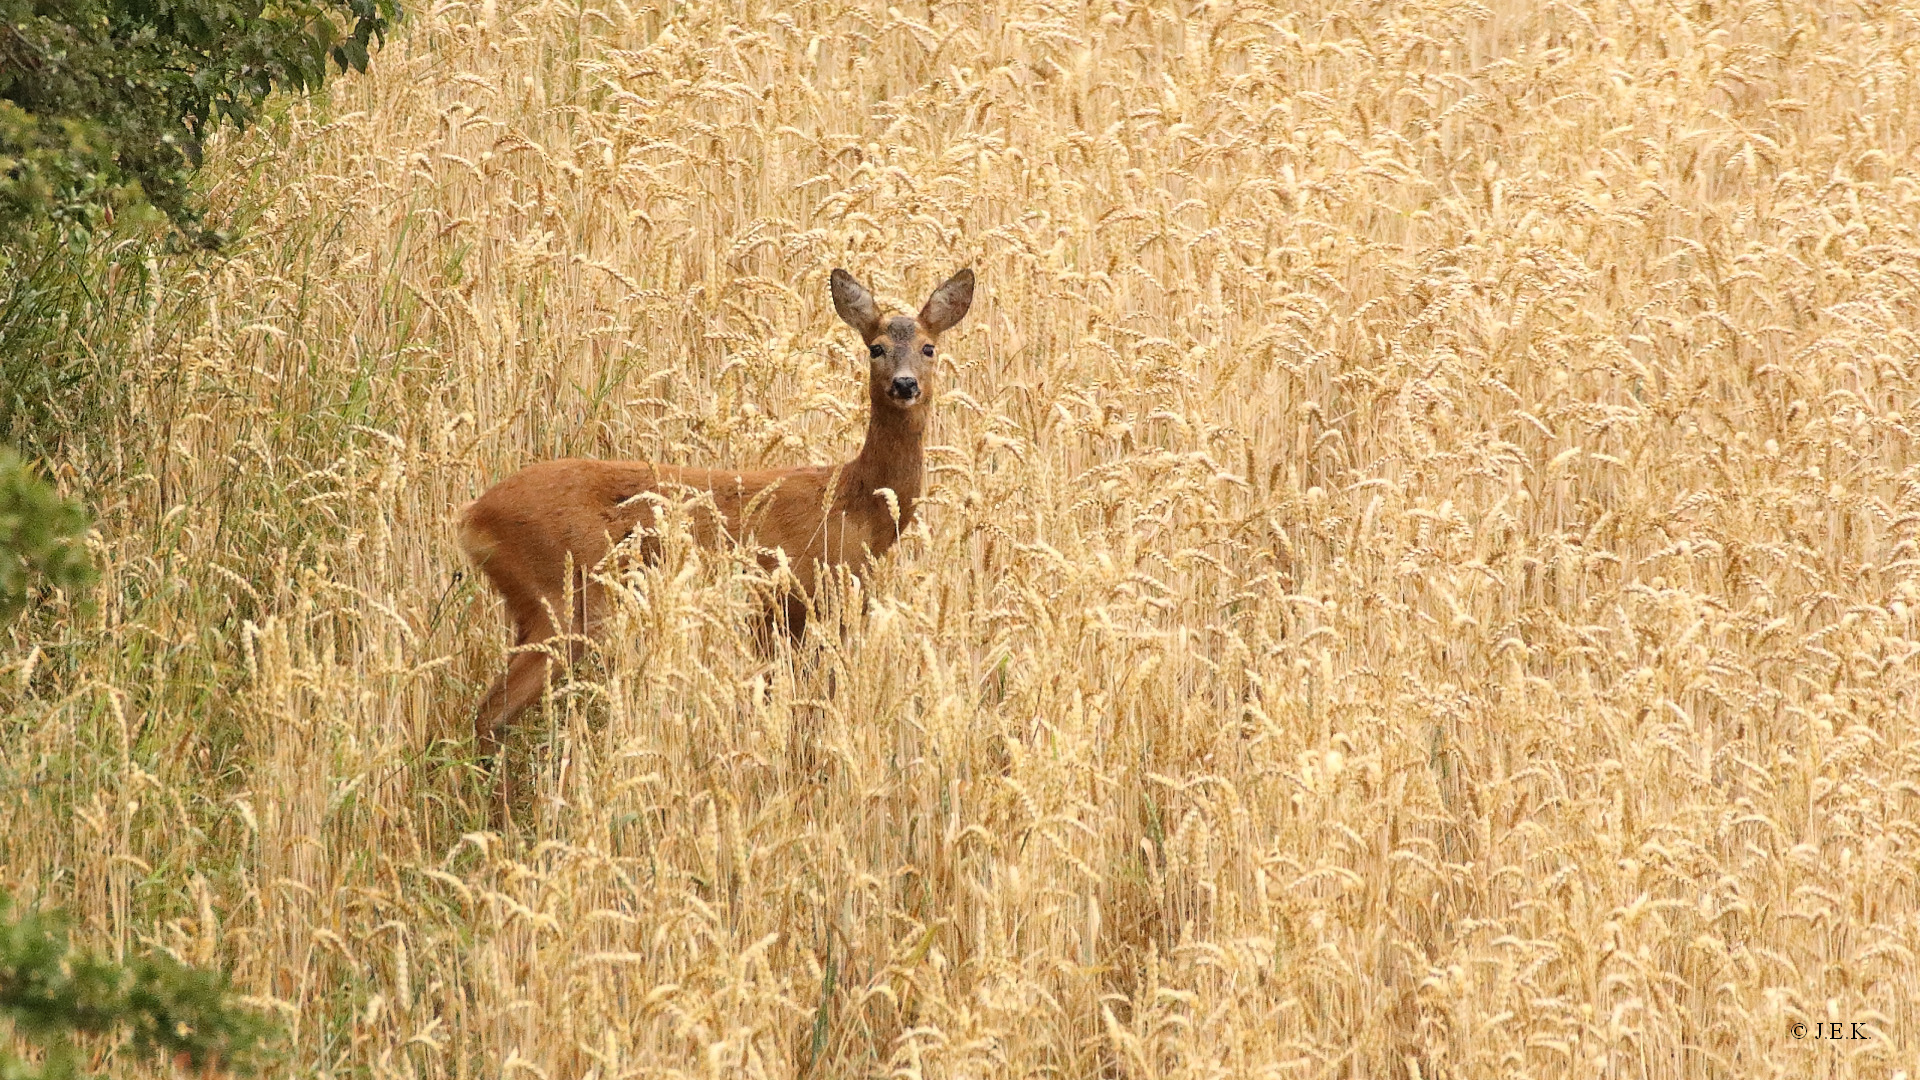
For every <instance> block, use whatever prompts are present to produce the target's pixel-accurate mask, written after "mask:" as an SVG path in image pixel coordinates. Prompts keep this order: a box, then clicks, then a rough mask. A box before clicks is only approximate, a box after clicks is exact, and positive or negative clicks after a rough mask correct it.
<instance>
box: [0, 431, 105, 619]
mask: <svg viewBox="0 0 1920 1080" xmlns="http://www.w3.org/2000/svg"><path fill="white" fill-rule="evenodd" d="M87 525H88V521H87V512H86V510H85V508H83V507H82V506H81V505H80V504H79V503H76V502H72V501H70V500H67V499H64V498H61V497H60V494H59V493H58V492H56V491H54V490H53V488H52V487H50V486H49V485H48V484H47V482H46V481H44V480H42V479H41V478H40V477H38V476H36V475H34V472H33V470H32V468H31V467H29V466H28V465H27V464H26V463H25V462H22V461H21V460H20V458H19V455H17V454H15V453H13V451H11V450H5V449H0V622H5V621H7V620H9V619H12V618H13V617H14V616H15V615H17V614H19V613H20V610H21V609H22V608H24V607H25V606H26V604H27V598H28V597H29V596H30V595H32V593H33V590H34V589H35V587H36V586H39V587H51V588H56V589H64V590H66V591H68V592H70V593H77V592H79V591H81V590H82V589H85V588H86V587H87V586H89V585H91V584H92V583H93V580H94V570H93V564H92V563H91V562H90V561H89V560H88V559H87V551H86V548H85V547H84V546H83V545H82V542H81V541H82V538H83V537H85V536H86V532H87Z"/></svg>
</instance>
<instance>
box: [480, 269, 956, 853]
mask: <svg viewBox="0 0 1920 1080" xmlns="http://www.w3.org/2000/svg"><path fill="white" fill-rule="evenodd" d="M831 290H832V293H833V308H834V310H835V311H837V312H839V313H840V317H841V318H842V319H844V320H846V323H847V325H849V326H851V327H853V329H854V330H855V331H857V332H858V333H859V334H860V339H861V341H862V342H863V343H864V344H865V345H866V347H867V353H868V356H869V357H870V358H871V364H870V371H869V374H868V378H867V400H868V403H869V406H870V411H869V413H868V416H867V438H866V442H865V444H864V445H862V446H861V447H860V453H859V454H858V455H857V456H855V457H854V459H853V460H852V461H849V462H847V463H845V464H843V465H824V466H823V465H808V466H800V467H797V468H789V469H763V470H756V471H734V470H731V469H691V468H679V467H675V466H671V465H655V464H651V463H648V462H643V461H590V460H584V459H580V458H566V459H563V460H559V461H548V462H542V463H540V464H537V465H529V466H528V467H526V468H525V469H522V470H520V471H519V472H517V473H515V474H513V475H512V476H509V477H508V478H507V479H505V480H502V481H501V482H500V483H499V484H497V485H495V486H494V487H492V488H490V489H489V490H488V491H487V492H486V493H485V494H484V495H481V496H480V497H479V498H478V499H475V500H474V501H473V502H471V503H468V504H467V506H466V508H465V509H463V510H462V511H461V512H460V547H461V550H463V551H464V552H465V553H466V556H467V558H468V559H470V560H471V561H472V562H473V563H474V565H475V566H478V567H479V568H480V569H481V570H482V571H483V572H484V573H485V574H486V576H487V580H488V581H490V582H492V583H493V587H494V589H495V591H497V592H499V593H500V595H501V596H502V597H503V598H504V599H505V600H506V602H507V617H508V618H509V619H511V620H512V622H513V631H514V644H515V645H516V646H518V647H519V648H518V649H517V650H516V651H515V652H514V654H513V658H512V660H511V661H510V662H509V663H508V664H507V670H506V673H505V674H504V675H502V676H500V677H499V678H498V679H496V680H494V683H493V686H492V687H491V688H489V689H488V690H487V694H486V697H484V698H482V699H481V701H480V708H479V711H478V712H477V713H475V714H474V718H473V729H474V735H475V738H476V740H477V741H478V742H479V745H480V750H481V753H482V754H484V755H485V756H487V757H488V758H490V759H492V761H493V768H494V771H495V777H496V778H495V785H494V797H493V816H494V819H495V821H496V823H498V822H501V821H503V820H504V819H505V816H506V812H507V805H508V800H509V796H510V783H511V782H510V779H509V777H508V770H507V768H506V765H505V762H504V761H502V760H500V736H501V732H502V731H503V729H505V728H507V727H510V726H511V725H512V724H513V722H514V720H515V719H517V718H518V717H519V715H520V714H521V713H522V712H524V711H525V710H526V709H527V707H528V706H530V705H532V704H533V703H534V702H535V701H537V700H538V699H539V697H540V694H541V691H542V689H543V688H544V687H545V686H546V681H547V674H548V668H549V667H550V665H551V664H552V663H553V660H554V657H553V656H552V655H551V654H550V653H549V651H548V649H547V648H542V647H541V645H542V643H543V642H546V641H547V640H548V639H550V638H552V637H554V636H556V635H557V634H561V633H563V632H564V633H566V634H567V635H568V637H569V638H570V639H571V640H570V642H569V644H568V646H567V649H566V655H565V657H564V659H565V660H566V661H567V662H572V661H573V660H575V659H577V658H578V657H579V654H580V649H581V643H582V641H583V639H585V638H587V637H589V636H591V635H593V634H595V633H596V632H597V630H598V627H599V623H600V621H601V619H602V618H603V616H604V615H605V608H606V601H607V598H606V593H605V587H604V586H602V585H600V584H599V583H598V582H596V581H595V580H594V579H593V571H594V569H595V567H596V566H597V565H598V564H599V563H600V561H601V560H602V559H604V558H605V557H606V555H607V553H608V552H609V551H610V550H612V548H613V546H614V545H615V544H617V543H619V542H620V541H621V540H623V539H625V538H626V537H627V536H629V535H630V534H631V533H633V531H634V529H635V528H636V527H637V526H639V525H640V524H641V523H642V519H643V518H648V519H649V522H650V521H651V519H650V518H649V515H650V513H651V512H652V511H651V510H650V509H649V502H650V500H648V499H645V498H636V496H643V495H645V494H647V493H650V492H656V493H657V492H662V491H663V489H664V490H665V491H668V492H671V491H673V490H676V489H678V490H687V489H692V490H694V491H699V492H705V493H708V494H709V495H710V496H711V499H712V507H711V508H710V509H709V508H702V507H696V509H695V510H694V513H693V522H692V525H693V534H694V539H695V540H696V541H697V542H698V543H700V544H701V545H703V546H706V547H719V546H721V545H723V544H725V543H728V542H731V541H734V540H738V541H743V542H746V543H750V544H752V545H754V546H756V547H758V548H759V549H761V551H762V555H761V557H760V560H761V563H762V565H764V566H766V567H767V568H769V569H772V568H773V567H774V566H775V565H777V563H778V558H777V555H776V552H784V553H785V555H786V558H787V561H788V564H789V566H790V567H791V569H792V571H793V575H794V583H795V586H796V592H795V593H794V594H789V595H788V596H787V597H786V598H785V602H784V604H783V605H782V606H783V607H784V608H785V611H784V613H783V614H784V616H785V618H784V621H785V623H786V625H787V630H788V632H789V633H790V634H792V635H793V636H794V637H796V638H797V637H798V636H799V635H800V633H801V632H802V630H803V628H804V621H805V617H806V603H807V600H808V598H809V597H810V596H811V594H812V592H813V587H814V582H815V579H816V568H817V567H818V566H819V565H821V564H826V565H830V566H832V565H838V566H845V567H847V568H848V569H850V570H851V571H852V572H853V573H854V574H856V575H858V574H860V573H861V572H862V571H864V570H865V569H866V566H867V563H868V561H869V560H870V559H872V558H874V557H876V556H879V555H881V554H883V553H885V552H886V551H887V549H889V548H891V547H892V546H893V542H894V540H895V539H896V538H897V537H898V536H899V531H900V530H901V529H903V528H905V527H906V526H907V525H908V524H910V523H911V522H912V521H913V511H914V505H915V503H917V502H918V501H919V498H920V489H921V485H922V483H923V482H924V479H925V467H924V458H923V457H922V449H921V442H922V438H923V435H924V433H925V432H926V428H927V405H928V401H929V398H930V396H931V389H930V386H929V381H930V380H929V376H931V374H932V373H933V360H932V357H933V354H934V343H935V342H936V341H938V340H939V337H940V335H941V334H943V333H945V332H946V331H947V330H949V329H951V328H952V327H953V325H954V324H955V323H957V322H959V321H960V319H961V317H962V316H964V315H966V313H967V309H968V308H969V307H970V306H972V304H973V271H972V270H970V269H969V270H962V271H960V272H959V273H957V274H955V275H953V277H951V278H949V279H948V280H947V281H946V282H945V283H943V284H942V285H941V286H940V287H939V288H937V289H935V290H934V291H933V295H932V296H931V297H929V298H928V300H927V303H926V306H925V307H922V308H921V309H920V314H919V315H918V316H917V317H908V316H905V315H896V316H894V317H892V318H889V319H882V318H881V317H880V312H879V310H878V308H876V307H875V305H874V300H873V294H872V293H871V292H869V291H867V289H866V287H865V286H863V285H861V284H860V283H859V282H858V281H855V280H854V279H853V276H852V275H850V274H848V273H847V272H846V271H845V270H838V269H836V270H834V272H833V275H832V279H831ZM829 484H831V485H832V489H831V491H829V490H828V485H829ZM889 495H891V498H889ZM713 510H718V511H719V515H718V520H715V516H714V514H713ZM748 513H751V515H752V516H751V519H750V520H748V519H743V516H744V515H746V514H748ZM638 546H639V548H640V556H641V558H643V559H653V558H656V557H657V556H658V553H659V542H658V540H656V539H654V538H652V537H649V536H646V535H644V534H643V535H642V537H641V538H640V544H639V545H638ZM569 567H571V572H569ZM570 573H571V579H572V580H569V574H570ZM569 597H571V604H569ZM569 607H571V608H572V610H571V611H567V609H568V608H569ZM562 612H566V613H567V621H568V623H569V624H570V625H569V627H568V628H567V629H566V630H565V631H562V630H561V628H560V627H559V626H558V625H557V623H556V620H557V619H558V618H559V617H560V616H561V613H562ZM775 619H776V621H778V620H779V616H778V615H776V616H775Z"/></svg>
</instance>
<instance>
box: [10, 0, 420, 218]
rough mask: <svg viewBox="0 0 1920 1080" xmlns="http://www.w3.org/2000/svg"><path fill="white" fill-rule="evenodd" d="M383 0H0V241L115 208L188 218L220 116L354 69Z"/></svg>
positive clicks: (242, 123)
mask: <svg viewBox="0 0 1920 1080" xmlns="http://www.w3.org/2000/svg"><path fill="white" fill-rule="evenodd" d="M397 17H398V8H397V7H396V6H395V3H394V0H239V2H233V0H0V240H7V241H9V242H11V240H10V239H9V238H10V236H11V234H15V233H16V232H17V231H18V230H20V229H23V228H24V229H28V230H31V229H33V228H34V227H35V226H37V225H38V224H39V223H41V222H45V221H48V220H51V221H53V222H55V223H57V224H58V225H59V226H60V227H61V229H62V230H63V231H65V232H69V233H71V232H75V231H78V232H82V233H84V232H88V231H91V230H93V229H95V228H97V227H98V226H99V225H100V224H101V223H102V222H103V221H104V220H109V219H111V217H112V216H113V214H114V213H116V212H119V211H125V210H142V209H145V208H146V207H147V206H152V207H155V208H157V209H158V210H159V211H161V212H162V213H164V214H165V215H166V216H167V217H169V218H171V219H172V220H173V221H174V222H175V223H177V224H180V225H182V226H187V225H191V224H193V223H194V222H196V221H197V220H198V218H199V211H198V208H197V206H196V204H195V201H194V199H193V196H192V190H191V187H190V185H189V182H190V180H191V178H192V175H193V172H194V171H195V170H196V169H198V168H199V167H200V161H201V145H202V143H204V142H205V140H206V139H207V137H208V136H209V135H211V134H212V133H213V131H214V130H215V129H216V128H218V127H219V126H220V125H222V124H233V125H235V126H236V127H240V128H244V127H246V125H247V124H248V123H250V122H251V121H252V120H253V119H254V118H255V116H256V115H257V113H258V110H259V108H260V105H261V103H262V102H263V101H264V100H265V99H266V97H267V96H268V95H269V94H271V93H272V92H274V91H275V90H282V89H285V90H295V91H305V90H314V89H318V88H319V87H320V86H321V84H322V83H323V82H324V81H325V79H326V74H327V59H328V57H329V56H331V57H332V59H333V60H334V62H335V63H336V64H337V65H338V66H339V67H340V69H341V70H343V71H344V70H347V69H349V68H352V69H354V70H361V71H364V70H365V69H366V66H367V49H368V46H369V45H370V44H372V43H373V42H374V41H375V40H376V39H383V38H384V35H385V33H386V30H387V27H388V26H389V24H390V23H391V22H392V21H393V20H394V19H395V18H397Z"/></svg>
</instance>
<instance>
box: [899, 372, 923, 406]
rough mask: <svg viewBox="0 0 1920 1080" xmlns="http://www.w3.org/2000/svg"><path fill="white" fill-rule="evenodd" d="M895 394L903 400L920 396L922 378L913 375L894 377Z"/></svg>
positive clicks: (910, 399)
mask: <svg viewBox="0 0 1920 1080" xmlns="http://www.w3.org/2000/svg"><path fill="white" fill-rule="evenodd" d="M893 396H894V397H896V398H898V399H900V400H901V401H912V400H913V399H914V398H917V397H919V396H920V380H919V379H916V378H914V377H913V376H911V375H895V376H894V377H893Z"/></svg>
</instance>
